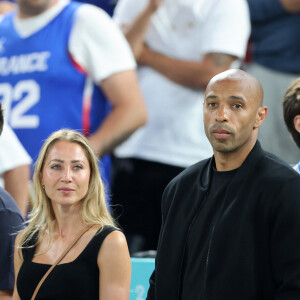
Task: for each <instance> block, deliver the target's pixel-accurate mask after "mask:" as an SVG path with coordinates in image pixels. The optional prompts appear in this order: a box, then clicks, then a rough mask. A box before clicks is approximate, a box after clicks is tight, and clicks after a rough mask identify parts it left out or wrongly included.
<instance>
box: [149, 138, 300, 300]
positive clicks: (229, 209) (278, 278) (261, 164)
mask: <svg viewBox="0 0 300 300" xmlns="http://www.w3.org/2000/svg"><path fill="white" fill-rule="evenodd" d="M213 164H214V159H213V157H212V158H210V159H207V160H204V161H201V162H199V163H197V164H195V165H193V166H191V167H189V168H188V169H186V170H185V171H183V172H182V173H181V174H180V175H178V176H177V177H176V178H175V179H174V180H172V182H171V183H170V184H169V185H168V187H167V188H166V190H165V192H164V195H163V199H162V216H163V221H162V228H161V232H160V238H159V244H158V252H157V256H156V262H155V270H154V272H153V274H152V276H151V278H150V288H149V291H148V296H147V299H148V300H153V299H156V300H165V299H168V300H175V299H181V298H180V293H181V289H182V288H183V287H182V286H181V284H182V269H183V258H184V257H185V251H186V245H187V241H188V239H189V238H191V239H197V238H198V237H197V236H190V235H191V227H192V223H193V222H194V220H195V218H196V216H197V215H198V213H199V212H200V210H201V209H202V205H203V203H204V200H205V198H206V197H207V192H208V189H209V186H210V185H211V178H212V166H213ZM299 195H300V176H299V174H297V173H296V172H295V170H293V169H292V168H291V167H290V166H289V165H287V164H286V163H285V162H283V161H281V160H280V159H279V158H277V157H275V156H274V155H272V154H270V153H267V152H265V151H263V150H262V149H261V146H260V144H259V142H257V143H256V145H255V146H254V148H253V149H252V151H251V152H250V154H249V155H248V157H247V158H246V160H245V161H244V163H243V164H242V166H241V167H240V168H239V169H238V171H237V172H236V174H235V175H234V177H233V178H232V180H231V182H230V184H229V185H228V188H227V190H226V193H225V195H224V206H223V207H222V209H221V213H220V214H219V216H217V219H216V220H215V222H214V224H213V226H214V227H212V228H211V229H210V230H209V239H210V242H209V250H208V255H207V260H206V264H205V279H204V282H201V283H199V284H202V286H203V297H202V298H200V299H201V300H227V299H228V300H241V299H242V300H275V299H276V300H299V299H300V197H299ZM194 288H195V289H197V288H198V286H195V287H194ZM185 296H186V298H185V299H182V300H190V299H193V298H192V297H189V295H185Z"/></svg>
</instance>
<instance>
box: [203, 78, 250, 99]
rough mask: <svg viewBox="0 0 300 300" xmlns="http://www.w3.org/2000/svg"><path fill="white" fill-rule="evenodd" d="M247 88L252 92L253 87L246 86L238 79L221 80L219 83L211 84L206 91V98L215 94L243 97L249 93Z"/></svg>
mask: <svg viewBox="0 0 300 300" xmlns="http://www.w3.org/2000/svg"><path fill="white" fill-rule="evenodd" d="M247 87H249V88H250V89H249V91H251V90H252V89H251V87H250V85H249V84H246V83H245V82H243V81H242V80H237V79H228V78H224V79H220V80H217V81H213V82H210V84H209V85H208V86H207V88H206V91H205V97H207V96H208V95H213V94H216V95H218V94H228V93H229V94H230V95H232V96H237V97H238V96H241V94H244V93H245V92H246V91H247Z"/></svg>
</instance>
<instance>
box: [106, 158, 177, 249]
mask: <svg viewBox="0 0 300 300" xmlns="http://www.w3.org/2000/svg"><path fill="white" fill-rule="evenodd" d="M182 170H183V168H180V167H175V166H170V165H165V164H161V163H157V162H151V161H146V160H142V159H135V158H128V159H118V158H114V159H113V177H112V183H111V191H112V204H113V214H114V217H115V218H117V221H118V223H119V224H120V226H121V227H122V229H123V230H124V233H125V235H126V238H127V241H128V247H129V251H130V253H131V254H133V253H134V252H136V251H144V250H156V249H157V242H158V236H159V231H160V226H161V197H162V194H163V191H164V189H165V188H166V186H167V185H168V183H169V182H170V181H171V180H172V179H173V178H174V177H175V176H177V175H178V174H179V173H180V172H181V171H182Z"/></svg>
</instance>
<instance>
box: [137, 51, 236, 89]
mask: <svg viewBox="0 0 300 300" xmlns="http://www.w3.org/2000/svg"><path fill="white" fill-rule="evenodd" d="M236 59H237V57H235V56H232V55H229V54H225V53H207V54H206V55H205V56H204V58H203V60H202V61H199V62H198V61H186V60H179V59H174V58H171V57H168V56H166V55H164V54H161V53H158V52H154V51H151V50H150V49H149V48H148V47H147V46H144V47H143V51H142V53H141V55H140V57H139V58H138V60H137V62H138V63H139V64H140V65H147V66H149V67H151V68H153V69H154V70H156V71H157V72H159V73H161V74H162V75H164V76H166V77H167V78H169V79H170V80H172V81H174V82H176V83H178V84H181V85H184V86H186V87H189V88H194V89H204V88H205V87H206V85H207V84H208V82H209V80H210V79H211V78H212V77H213V76H215V75H216V74H218V73H220V72H223V71H226V70H227V69H228V68H229V67H230V66H231V64H232V63H233V62H234V61H235V60H236Z"/></svg>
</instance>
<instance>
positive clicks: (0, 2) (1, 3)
mask: <svg viewBox="0 0 300 300" xmlns="http://www.w3.org/2000/svg"><path fill="white" fill-rule="evenodd" d="M16 8H17V5H16V3H15V1H5V0H0V18H1V15H3V14H6V13H9V12H11V11H13V10H15V9H16Z"/></svg>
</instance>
